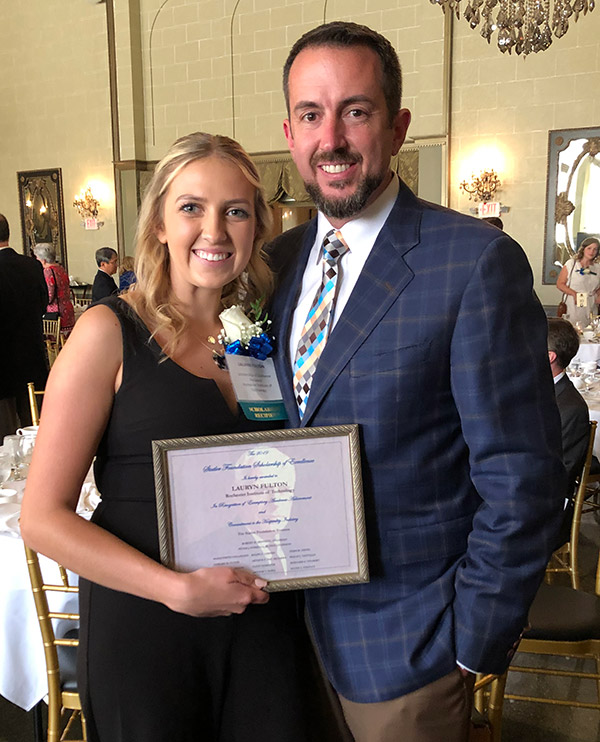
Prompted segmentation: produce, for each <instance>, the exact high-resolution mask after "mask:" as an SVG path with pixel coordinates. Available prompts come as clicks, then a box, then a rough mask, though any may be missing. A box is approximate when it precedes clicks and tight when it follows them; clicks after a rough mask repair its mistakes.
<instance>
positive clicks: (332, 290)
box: [270, 22, 564, 742]
mask: <svg viewBox="0 0 600 742" xmlns="http://www.w3.org/2000/svg"><path fill="white" fill-rule="evenodd" d="M284 93H285V96H286V103H287V109H288V119H286V121H285V122H284V133H285V135H286V138H287V142H288V146H289V148H290V151H291V153H292V157H293V159H294V162H295V163H296V166H297V168H298V171H299V172H300V174H301V176H302V178H303V180H304V182H305V185H306V188H307V191H308V192H309V194H310V196H311V198H312V199H313V201H314V203H315V204H316V205H317V207H318V210H319V214H318V217H317V218H316V219H314V220H312V221H311V222H309V223H308V224H305V225H301V226H300V227H297V228H295V229H292V230H290V231H289V232H286V233H284V234H283V235H281V236H280V237H279V238H277V239H276V240H275V241H274V243H273V244H272V246H271V253H272V262H273V267H274V269H275V270H276V273H277V279H278V289H277V292H276V294H275V297H274V300H273V303H272V306H271V311H270V316H271V318H272V320H273V331H274V334H275V335H276V337H277V338H278V340H279V350H278V354H277V356H276V358H275V364H276V367H277V373H278V376H279V379H280V385H281V388H282V393H283V397H284V400H285V402H286V409H287V412H288V416H289V418H290V422H289V424H290V426H291V427H297V426H320V425H338V424H344V423H358V425H359V428H360V439H361V458H362V481H363V493H364V502H365V520H366V527H367V544H368V551H369V567H370V582H369V583H368V584H359V585H346V586H341V587H329V588H324V589H312V590H307V592H306V602H307V610H308V616H309V619H310V624H311V627H312V629H313V632H314V636H315V642H316V645H317V648H318V651H319V654H320V656H321V659H322V661H323V664H324V666H325V669H326V672H327V675H328V677H329V680H330V681H331V683H332V685H333V686H334V688H335V690H336V691H337V694H338V698H339V700H340V703H341V706H342V709H343V712H344V716H345V718H346V722H347V724H348V726H349V728H350V730H351V732H352V735H353V736H354V738H355V740H356V741H357V742H400V741H401V742H417V741H418V742H459V741H460V742H464V740H466V738H467V735H468V726H469V712H470V703H471V696H472V693H471V688H472V679H473V673H474V672H491V673H502V672H504V670H505V669H506V667H507V665H508V663H509V660H510V657H511V656H512V652H513V647H514V643H515V640H516V639H517V638H518V637H519V634H520V632H521V631H522V629H523V627H524V626H525V624H526V622H527V611H528V608H529V605H530V603H531V601H532V599H533V596H534V595H535V593H536V590H537V588H538V586H539V584H540V581H541V579H542V576H543V573H544V569H545V566H546V563H547V560H548V557H549V555H550V551H551V548H552V546H553V545H554V542H555V540H556V534H557V531H558V527H559V524H560V519H561V517H562V507H563V499H564V468H563V466H562V462H561V457H560V454H561V451H560V424H559V423H560V421H559V416H558V412H557V410H556V405H555V403H554V395H553V388H552V380H551V374H550V369H549V367H548V356H547V348H546V317H545V314H544V311H543V309H542V307H541V305H540V304H539V302H538V301H537V300H536V299H535V297H534V295H533V291H532V287H533V277H532V274H531V269H530V267H529V264H528V262H527V258H526V257H525V255H524V253H523V251H522V249H521V248H520V247H519V246H518V245H517V244H516V243H515V242H514V241H513V240H512V239H510V237H508V236H507V235H506V234H504V233H503V232H501V231H499V230H498V229H496V228H495V227H492V226H490V225H489V224H485V223H484V222H481V221H480V220H478V219H473V218H471V217H467V216H464V215H461V214H458V213H456V212H453V211H451V210H449V209H444V208H442V207H440V206H436V205H432V204H429V203H426V202H424V201H421V200H419V199H418V198H417V197H416V196H415V195H414V194H413V193H412V192H411V191H410V190H409V189H408V187H407V186H406V185H405V184H404V183H403V182H402V181H401V180H400V179H399V178H398V177H397V176H396V175H395V174H394V173H393V172H392V170H391V169H390V160H391V157H392V156H393V155H395V154H397V152H398V151H399V149H400V147H401V146H402V143H403V142H404V138H405V136H406V131H407V129H408V125H409V122H410V112H409V111H408V110H407V109H403V108H401V107H400V99H401V73H400V65H399V62H398V57H397V54H396V52H395V50H394V48H393V47H392V45H391V44H390V43H389V41H388V40H387V39H385V38H384V37H383V36H381V35H380V34H378V33H376V32H375V31H372V30H371V29H369V28H367V27H365V26H359V25H357V24H354V23H343V22H334V23H329V24H326V25H323V26H320V27H318V28H315V29H313V30H311V31H309V32H308V33H307V34H305V35H304V36H303V37H302V38H301V39H300V40H299V41H298V42H296V44H294V46H293V48H292V50H291V52H290V54H289V56H288V60H287V62H286V64H285V67H284ZM315 487H318V482H315Z"/></svg>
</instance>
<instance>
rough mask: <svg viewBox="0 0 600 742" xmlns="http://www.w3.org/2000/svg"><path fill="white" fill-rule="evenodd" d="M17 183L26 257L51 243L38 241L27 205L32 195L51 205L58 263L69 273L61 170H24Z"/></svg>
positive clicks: (51, 220) (49, 219) (49, 211)
mask: <svg viewBox="0 0 600 742" xmlns="http://www.w3.org/2000/svg"><path fill="white" fill-rule="evenodd" d="M17 183H18V189H19V210H20V213H21V234H22V237H23V248H24V250H23V252H24V253H25V255H32V254H33V253H32V248H33V246H34V245H35V244H36V243H37V242H38V241H39V242H43V241H46V242H48V241H49V240H38V238H37V234H36V231H37V230H36V226H35V223H34V221H33V218H32V215H31V207H29V206H27V201H28V197H29V195H30V194H31V195H33V196H40V197H41V198H42V199H43V200H44V203H45V204H46V205H47V209H48V217H47V220H48V226H49V229H50V235H51V241H52V244H53V245H54V248H55V250H56V260H57V262H59V263H60V264H61V265H62V266H63V268H64V269H65V270H66V271H67V272H68V265H67V240H66V236H65V213H64V198H63V186H62V172H61V169H60V168H53V169H50V170H23V171H21V172H18V173H17Z"/></svg>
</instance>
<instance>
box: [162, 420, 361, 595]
mask: <svg viewBox="0 0 600 742" xmlns="http://www.w3.org/2000/svg"><path fill="white" fill-rule="evenodd" d="M152 450H153V459H154V476H155V483H156V501H157V506H158V528H159V539H160V555H161V561H162V562H163V564H165V565H166V566H168V567H170V568H171V569H175V570H178V571H181V572H189V571H192V570H194V569H198V568H200V567H217V566H228V567H237V566H240V567H245V568H247V569H248V570H250V571H251V572H254V573H255V574H257V575H259V576H260V577H262V578H263V579H265V580H268V583H269V584H268V588H267V589H268V590H269V591H276V590H293V589H297V588H307V587H326V586H331V585H343V584H346V583H354V582H368V580H369V569H368V560H367V545H366V536H365V518H364V508H363V497H362V479H361V468H360V450H359V442H358V426H357V425H335V426H327V427H319V428H299V429H294V430H271V431H266V432H264V431H263V432H253V433H232V434H230V435H215V436H203V437H199V438H177V439H172V440H162V441H153V442H152Z"/></svg>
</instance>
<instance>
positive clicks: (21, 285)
mask: <svg viewBox="0 0 600 742" xmlns="http://www.w3.org/2000/svg"><path fill="white" fill-rule="evenodd" d="M9 238H10V228H9V225H8V220H7V219H6V217H5V216H4V215H3V214H0V338H2V363H1V364H0V441H1V440H2V438H3V437H4V436H5V435H10V434H12V433H14V432H15V431H16V429H17V428H18V427H19V425H31V410H30V407H29V396H28V393H27V384H28V382H30V381H32V382H33V383H34V384H35V387H36V389H44V388H45V386H46V378H47V376H48V366H47V363H46V346H45V343H44V333H43V327H42V316H43V315H44V313H45V311H46V307H47V305H48V289H47V287H46V281H45V279H44V271H43V269H42V265H41V263H40V262H39V261H38V260H36V259H35V258H30V257H26V256H25V255H21V254H19V253H17V252H15V250H13V249H12V247H10V246H9Z"/></svg>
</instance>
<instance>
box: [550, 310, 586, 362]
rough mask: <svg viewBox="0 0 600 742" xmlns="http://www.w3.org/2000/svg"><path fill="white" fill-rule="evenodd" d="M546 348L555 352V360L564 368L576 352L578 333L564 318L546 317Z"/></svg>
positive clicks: (577, 348)
mask: <svg viewBox="0 0 600 742" xmlns="http://www.w3.org/2000/svg"><path fill="white" fill-rule="evenodd" d="M548 350H553V351H554V352H555V353H556V362H557V363H558V365H559V366H560V367H561V368H566V367H567V366H568V365H569V363H571V361H572V359H573V358H574V357H575V355H576V354H577V351H578V350H579V335H578V334H577V330H576V329H575V328H574V327H573V325H572V324H571V323H570V322H568V321H567V320H566V319H562V318H561V317H549V318H548Z"/></svg>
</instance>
